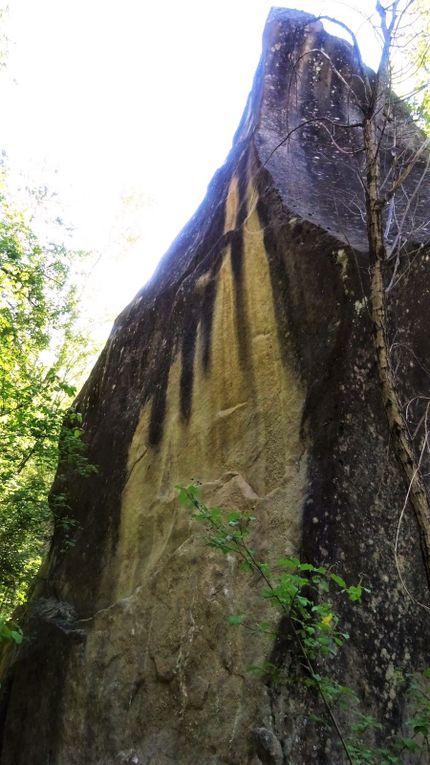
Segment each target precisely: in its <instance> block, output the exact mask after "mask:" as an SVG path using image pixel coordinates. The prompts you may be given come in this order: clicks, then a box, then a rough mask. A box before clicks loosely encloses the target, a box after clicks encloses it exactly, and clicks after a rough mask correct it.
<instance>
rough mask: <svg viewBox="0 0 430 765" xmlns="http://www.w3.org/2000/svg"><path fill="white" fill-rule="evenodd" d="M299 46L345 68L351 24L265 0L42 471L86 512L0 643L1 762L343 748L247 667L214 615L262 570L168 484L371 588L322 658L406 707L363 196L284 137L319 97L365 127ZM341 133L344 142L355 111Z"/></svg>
mask: <svg viewBox="0 0 430 765" xmlns="http://www.w3.org/2000/svg"><path fill="white" fill-rule="evenodd" d="M315 49H324V50H325V51H326V52H327V53H328V54H329V55H330V56H331V58H332V59H333V61H334V62H335V64H336V66H337V67H338V68H339V70H340V71H341V72H342V77H343V78H345V80H346V81H347V82H348V83H349V84H350V86H351V87H352V88H355V89H358V88H359V80H358V78H357V77H356V65H355V63H354V59H353V54H352V50H351V48H350V46H349V45H348V44H347V43H345V42H343V41H341V40H338V39H336V38H333V37H331V36H329V35H327V34H326V33H325V32H324V30H323V28H322V25H321V23H320V22H318V21H316V20H315V19H313V18H312V17H310V16H307V15H305V14H301V13H298V12H293V11H286V10H274V11H272V12H271V14H270V17H269V20H268V23H267V27H266V31H265V37H264V48H263V55H262V59H261V63H260V66H259V69H258V71H257V74H256V78H255V82H254V87H253V90H252V93H251V96H250V99H249V102H248V105H247V108H246V111H245V115H244V118H243V120H242V123H241V125H240V127H239V130H238V132H237V135H236V138H235V142H234V146H233V149H232V151H231V153H230V155H229V157H228V159H227V161H226V163H225V165H224V167H223V168H222V169H221V170H220V171H219V172H218V173H217V174H216V176H215V177H214V179H213V181H212V182H211V184H210V186H209V190H208V194H207V197H206V199H205V200H204V202H203V204H202V206H201V207H200V209H199V210H198V211H197V213H196V214H195V216H194V218H193V219H192V220H191V221H190V223H189V224H188V225H187V226H186V228H185V229H184V231H183V232H182V233H181V235H180V236H179V237H178V239H177V240H176V241H175V242H174V244H173V245H172V247H171V249H170V251H169V252H168V253H167V255H166V256H165V257H164V259H163V261H162V262H161V265H160V267H159V269H158V271H157V273H156V275H155V276H154V278H153V279H152V281H151V283H150V284H149V285H148V286H147V287H145V288H144V289H143V290H142V291H141V292H140V293H139V294H138V295H137V297H136V298H135V300H134V301H133V302H132V303H131V305H130V306H128V307H127V308H126V309H125V311H124V312H123V313H122V314H121V315H120V316H119V318H118V319H117V321H116V322H115V325H114V328H113V331H112V334H111V337H110V339H109V341H108V343H107V345H106V348H105V349H104V351H103V353H102V354H101V356H100V359H99V361H98V363H97V365H96V367H95V369H94V371H93V373H92V375H91V377H90V379H89V381H88V382H87V384H86V385H85V387H84V389H83V391H82V393H81V394H80V396H79V398H78V401H77V408H78V410H79V411H80V412H82V414H83V417H84V423H85V432H86V438H87V442H88V455H89V458H90V460H91V461H92V462H94V463H96V464H97V465H98V467H99V470H98V473H97V475H95V476H93V477H91V478H87V479H83V478H79V476H75V475H63V473H61V472H60V475H59V477H58V479H57V483H56V487H55V490H56V491H66V492H67V495H68V498H69V504H70V507H71V511H70V512H71V513H72V514H73V517H74V518H76V520H77V521H78V523H79V528H78V531H77V532H75V535H74V544H73V545H72V546H65V545H64V539H63V532H62V531H61V529H60V528H59V529H58V530H57V532H56V534H55V537H54V542H53V546H52V549H51V552H50V555H49V558H48V560H47V562H46V565H45V567H44V569H43V572H42V575H41V577H40V579H39V581H38V583H37V584H36V587H35V591H34V594H33V599H32V603H31V606H30V609H29V611H28V615H27V626H26V631H27V634H29V635H30V636H31V640H29V641H28V642H27V644H26V645H25V647H24V648H23V649H21V650H19V651H17V652H16V654H15V655H13V656H10V657H8V667H7V669H6V670H5V672H4V680H3V706H2V728H1V735H2V738H1V752H2V754H1V763H2V765H12V764H13V765H21V764H22V765H23V764H24V763H27V764H30V763H31V765H42V764H43V765H47V763H51V764H52V765H78V764H79V765H82V764H83V763H88V765H114V763H141V764H142V765H149V764H150V763H151V764H152V765H163V764H164V763H166V764H167V763H182V764H183V765H224V764H227V763H229V764H231V765H232V764H233V763H234V764H236V765H244V764H245V763H254V765H258V764H259V763H260V764H261V763H272V764H273V763H275V764H276V765H278V764H280V763H287V762H288V763H293V764H294V765H300V764H301V763H309V762H318V763H332V764H333V763H340V762H342V755H341V753H340V751H338V750H337V749H336V746H337V745H336V742H335V736H334V735H332V734H330V735H327V734H326V735H324V733H323V732H321V731H318V730H317V731H315V726H313V728H312V727H311V725H310V724H309V727H307V724H306V721H305V720H304V718H303V715H301V714H300V713H301V710H302V706H303V703H304V694H303V691H302V689H301V686H300V683H299V682H294V683H293V684H292V685H291V686H288V685H287V686H286V687H283V688H272V687H271V686H270V684H269V683H267V682H265V681H264V679H258V678H257V679H256V678H255V677H253V676H252V675H249V674H248V673H247V667H248V666H249V665H250V664H251V663H253V662H258V661H262V660H263V659H264V658H268V655H269V654H270V647H268V645H267V643H264V642H262V641H261V640H260V639H259V638H255V639H254V638H252V636H251V637H249V635H248V633H246V631H241V630H240V629H236V630H233V629H232V628H230V627H229V626H228V625H226V621H225V617H226V615H227V614H229V613H236V612H238V611H239V612H247V613H251V614H252V613H255V614H256V615H257V614H258V612H259V611H260V610H261V601H260V600H259V596H258V591H259V584H258V582H256V581H255V579H252V578H251V579H250V577H249V575H248V574H246V573H244V572H242V571H240V570H239V569H238V565H237V562H236V561H235V560H234V559H233V558H229V557H228V558H227V559H224V558H222V557H220V556H219V555H218V554H217V553H216V552H214V551H210V550H209V549H208V548H207V547H205V540H204V533H203V530H202V529H201V528H200V527H196V526H195V524H193V523H192V522H191V521H190V519H189V517H188V515H187V512H186V511H185V510H183V509H180V508H179V506H178V503H177V500H176V492H175V485H176V484H178V483H185V482H190V481H192V480H200V481H201V482H202V485H203V492H204V496H205V497H206V499H207V500H208V501H209V502H211V503H212V502H216V503H218V504H223V505H225V506H227V507H232V508H239V509H245V508H252V509H253V513H254V515H255V516H256V518H257V520H256V522H255V531H254V538H253V544H254V545H255V546H256V547H257V549H258V550H259V552H260V554H261V557H262V558H263V559H264V558H271V559H273V558H275V559H276V557H279V556H280V555H284V554H286V553H287V554H289V553H294V552H295V553H298V552H300V553H301V554H302V555H303V556H305V557H307V558H308V559H309V560H311V561H325V562H329V563H331V564H337V566H338V568H337V570H338V571H339V572H340V573H342V575H344V576H345V577H346V578H347V579H349V580H351V581H356V580H357V579H358V578H359V577H361V576H362V577H363V578H364V579H365V581H366V583H368V585H369V586H370V588H371V594H370V596H369V597H368V598H367V602H366V603H365V606H364V607H362V608H361V607H357V608H353V609H351V611H347V612H345V613H344V619H345V621H346V624H347V625H349V631H350V632H351V641H350V644H349V645H348V647H347V649H346V651H345V652H344V658H343V659H342V666H340V665H339V664H338V665H337V669H336V671H337V672H338V674H339V677H340V678H341V679H342V680H343V681H344V682H347V683H350V684H351V685H353V686H354V687H355V688H356V689H357V691H358V692H359V693H360V694H361V695H362V697H363V699H364V705H365V708H366V709H368V710H371V711H373V712H375V713H376V714H377V715H378V716H379V718H380V719H381V721H382V722H383V724H384V726H385V731H388V730H390V729H391V728H392V727H395V726H397V727H398V726H399V724H400V722H401V719H402V715H403V714H404V712H403V706H402V705H403V702H402V699H401V697H399V696H398V695H397V691H396V686H395V681H394V670H395V669H396V668H399V669H401V670H404V669H409V670H410V669H414V668H420V667H422V666H425V665H426V664H428V663H429V661H430V655H429V653H430V651H429V645H428V640H427V630H428V627H429V620H428V616H427V614H426V612H425V611H424V610H423V609H420V608H419V607H417V606H416V604H415V603H414V602H412V601H411V600H410V599H409V598H408V597H407V596H406V595H405V593H404V590H403V589H402V587H401V586H400V582H399V577H398V574H397V571H396V567H395V560H394V553H393V548H394V539H395V534H396V528H397V523H398V519H399V516H400V513H401V510H402V507H403V504H404V499H405V486H404V484H403V481H402V477H401V473H400V471H399V468H398V466H397V463H396V461H395V458H394V456H393V454H392V451H391V448H390V441H389V434H388V430H387V424H386V418H385V414H384V410H383V406H382V400H381V394H380V390H379V386H378V383H377V373H376V368H375V354H374V349H373V341H372V330H371V323H370V319H369V314H368V311H367V309H366V292H367V289H368V260H367V254H366V246H367V245H366V232H365V227H364V223H363V217H362V210H363V199H362V191H361V188H360V185H359V183H358V180H357V175H356V172H355V169H354V168H351V166H350V162H349V159H348V157H347V156H346V155H345V154H343V153H342V152H341V151H339V150H338V149H337V148H336V146H335V145H334V144H333V142H332V140H331V139H330V136H329V135H328V133H327V131H325V130H324V129H323V128H322V127H321V123H316V122H309V123H308V124H307V125H306V127H304V128H302V129H300V130H296V131H295V132H294V134H292V135H291V139H290V140H288V141H285V140H284V139H285V136H286V135H287V134H288V133H289V132H291V130H292V129H293V128H295V127H296V126H297V125H299V124H301V123H302V122H303V121H304V120H310V119H311V118H312V117H314V116H321V115H322V116H324V118H328V117H329V118H330V119H332V120H333V121H335V122H338V123H339V124H341V125H344V124H348V123H353V122H356V121H358V115H357V109H356V107H355V105H354V103H352V100H351V98H350V97H349V95H348V91H347V89H346V87H345V85H344V83H343V82H342V79H341V78H340V77H338V76H335V75H334V74H333V71H332V69H331V67H330V65H329V63H328V62H327V59H324V58H322V57H321V56H318V54H317V53H315V52H312V51H314V50H315ZM399 114H400V112H399ZM336 135H337V142H338V143H339V142H340V144H342V145H343V146H344V147H345V146H357V147H358V148H359V147H360V142H361V135H360V128H347V129H346V128H345V129H342V128H339V131H338V133H337V134H336ZM408 140H410V141H412V142H413V140H417V138H416V137H415V138H414V137H412V138H409V139H408ZM281 144H282V145H281ZM384 161H387V162H388V161H389V157H386V158H385V159H384ZM420 172H422V168H417V174H418V175H419V173H420ZM418 175H417V176H416V177H418ZM409 180H410V183H411V184H412V183H413V182H414V178H412V176H411V177H410V179H409ZM427 201H428V200H427ZM424 202H425V200H424V198H423V197H421V196H419V198H418V200H417V205H416V209H415V220H414V225H415V224H416V221H417V220H418V219H420V220H421V218H422V216H423V215H424V212H425V209H424V208H425V204H424ZM399 204H401V203H400V202H399ZM410 227H411V228H412V222H410ZM416 228H417V226H416ZM420 236H421V237H423V236H424V234H423V230H421V232H420ZM424 252H425V250H424V249H421V250H419V251H417V252H416V253H415V255H414V258H413V259H412V265H411V267H410V268H409V270H408V271H407V272H406V275H405V276H404V277H403V279H402V280H401V281H400V282H399V284H398V286H397V287H396V288H395V290H394V291H393V292H392V299H391V305H392V306H393V310H392V316H391V322H392V327H391V332H392V336H393V337H395V338H396V342H397V343H398V345H397V348H398V359H397V360H398V376H399V380H400V384H401V386H402V391H403V395H404V397H405V398H406V397H409V398H412V396H414V395H416V394H424V393H425V392H426V391H427V390H428V376H427V372H426V371H425V370H426V369H429V368H430V358H429V355H430V347H429V342H428V333H427V316H428V311H429V307H430V306H429V290H428V284H429V262H428V256H427V255H425V254H423V253H424ZM414 416H415V417H416V418H418V419H419V418H420V416H421V414H420V412H419V411H418V410H416V411H414ZM400 539H401V541H400V550H399V552H400V565H401V569H402V572H403V576H404V579H405V581H406V583H407V585H408V587H409V589H410V590H411V592H413V594H414V596H415V597H416V598H418V599H419V600H421V601H424V602H428V600H429V596H428V591H427V586H426V580H425V572H424V567H423V563H422V557H421V551H420V546H419V535H418V531H417V528H416V524H415V521H414V519H413V516H412V514H411V513H410V512H409V511H407V512H406V514H405V517H404V521H403V525H402V533H401V537H400ZM282 654H283V641H282V640H281V641H280V643H279V646H278V649H277V656H276V657H275V658H276V660H278V661H281V662H282Z"/></svg>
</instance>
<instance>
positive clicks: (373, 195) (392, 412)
mask: <svg viewBox="0 0 430 765" xmlns="http://www.w3.org/2000/svg"><path fill="white" fill-rule="evenodd" d="M364 145H365V152H366V159H367V185H366V208H367V234H368V241H369V256H370V266H371V288H370V301H371V315H372V321H373V334H374V342H375V349H376V358H377V366H378V375H379V381H380V385H381V391H382V398H383V403H384V408H385V412H386V415H387V419H388V424H389V428H390V432H391V436H392V441H393V448H394V451H395V454H396V457H397V460H398V462H399V465H400V467H401V470H402V472H403V476H404V479H405V482H406V485H407V487H408V493H409V499H410V502H411V505H412V508H413V510H414V513H415V517H416V520H417V523H418V527H419V532H420V539H421V547H422V552H423V558H424V566H425V570H426V575H427V581H428V584H429V588H430V507H429V501H428V496H427V491H426V487H425V484H424V481H423V478H422V475H421V471H420V466H419V464H418V462H417V460H416V459H415V456H414V453H413V449H412V445H411V441H410V437H409V432H408V427H407V424H406V421H405V419H404V417H403V414H402V410H401V405H400V401H399V397H398V394H397V386H396V383H395V379H394V375H393V370H392V367H391V361H390V353H389V346H388V341H387V320H386V308H385V289H384V280H383V273H382V265H383V263H384V261H385V259H386V248H385V242H384V235H383V222H382V205H381V202H380V196H379V156H378V154H379V150H378V136H377V131H376V125H375V120H374V117H373V118H372V116H371V117H369V118H367V119H366V120H365V122H364Z"/></svg>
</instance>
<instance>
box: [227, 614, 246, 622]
mask: <svg viewBox="0 0 430 765" xmlns="http://www.w3.org/2000/svg"><path fill="white" fill-rule="evenodd" d="M226 619H227V621H228V623H229V624H243V621H244V619H245V616H244V614H229V615H228V616H227V617H226Z"/></svg>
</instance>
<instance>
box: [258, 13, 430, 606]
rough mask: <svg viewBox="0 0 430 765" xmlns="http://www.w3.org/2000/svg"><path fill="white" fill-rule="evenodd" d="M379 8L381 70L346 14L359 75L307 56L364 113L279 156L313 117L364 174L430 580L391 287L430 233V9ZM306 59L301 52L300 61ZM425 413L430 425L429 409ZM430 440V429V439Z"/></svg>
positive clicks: (387, 361)
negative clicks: (428, 194)
mask: <svg viewBox="0 0 430 765" xmlns="http://www.w3.org/2000/svg"><path fill="white" fill-rule="evenodd" d="M375 9H376V12H377V16H378V18H379V24H378V25H377V26H376V25H375V23H374V22H371V20H369V19H368V18H366V23H367V24H372V28H373V31H376V33H377V35H378V37H379V39H380V42H381V57H380V63H379V66H378V68H377V71H376V72H372V71H371V70H369V69H368V68H367V67H366V66H365V64H364V62H363V58H362V55H361V52H360V48H359V44H358V41H357V37H356V35H355V34H354V32H353V31H352V30H351V29H350V28H349V26H347V25H346V24H345V23H343V22H341V21H338V20H337V19H335V18H333V17H330V16H327V15H324V14H322V15H320V16H318V17H317V18H318V19H321V20H327V21H330V22H333V23H335V24H337V25H338V26H339V27H340V28H342V29H343V30H344V31H346V32H347V34H348V35H349V37H350V39H351V41H352V46H353V52H354V59H355V63H356V66H357V70H358V77H357V76H356V75H354V77H353V78H352V80H351V81H347V79H345V77H344V74H343V73H342V71H341V70H340V69H339V68H338V67H337V65H336V63H335V62H334V61H333V60H332V59H331V58H330V55H329V54H328V53H327V52H326V51H324V50H320V49H311V50H308V51H306V52H305V53H304V54H303V55H302V56H301V57H300V58H302V57H304V56H315V57H317V58H318V57H321V58H322V59H323V60H325V61H328V63H329V65H330V67H331V69H332V71H333V73H334V75H335V77H336V78H337V79H338V80H339V81H341V82H342V85H343V87H344V88H345V89H346V91H347V93H348V98H349V100H350V103H351V104H352V106H353V111H354V113H355V114H356V113H357V112H358V114H359V115H360V116H359V118H358V119H356V118H354V121H351V122H348V123H347V124H342V125H341V124H339V123H338V122H334V121H332V120H331V119H330V118H329V117H327V116H326V115H322V114H316V115H315V116H312V117H311V118H310V119H306V120H304V121H303V122H301V123H300V124H298V125H297V126H295V127H294V128H293V129H292V130H290V131H289V132H288V134H287V136H286V137H285V138H283V139H282V141H281V142H280V143H279V144H278V146H276V147H275V149H274V150H273V151H272V152H271V154H270V156H269V159H270V157H271V156H272V155H273V153H274V152H275V151H276V150H277V149H278V148H279V147H280V146H281V145H283V144H285V143H286V142H287V141H289V140H290V139H291V138H292V137H293V135H294V134H295V133H296V132H297V131H300V130H302V129H304V128H306V127H307V126H308V125H309V124H310V123H313V124H314V125H317V126H319V128H320V129H321V134H322V135H323V136H324V137H325V138H326V136H327V135H328V136H329V140H330V141H331V142H332V144H333V146H335V147H336V150H337V151H338V152H339V153H341V154H342V155H344V156H345V157H346V158H348V160H349V162H350V167H351V168H352V170H353V172H354V174H355V177H356V178H357V179H358V182H359V185H360V187H361V192H362V198H361V200H360V199H359V200H358V202H355V201H354V204H355V205H356V206H357V207H358V208H359V214H360V217H361V218H362V220H363V221H364V223H365V226H366V231H367V240H368V251H369V261H370V295H369V304H370V305H369V308H370V314H371V319H372V324H373V336H374V345H375V352H376V358H377V369H378V376H379V382H380V387H381V394H382V398H383V403H384V408H385V411H386V415H387V420H388V424H389V428H390V433H391V440H392V445H393V449H394V451H395V454H396V457H397V460H398V463H399V466H400V468H401V471H402V474H403V477H404V481H405V487H406V488H405V492H406V500H405V506H406V504H407V503H408V502H409V503H410V504H411V506H412V508H413V510H414V513H415V516H416V520H417V523H418V527H419V530H420V542H421V547H422V552H423V560H424V565H425V569H426V573H427V579H428V583H429V587H430V504H429V497H428V494H427V489H426V486H425V482H424V478H423V475H422V463H423V450H422V449H421V450H420V449H417V448H416V445H415V444H414V442H413V438H412V435H411V433H410V431H409V427H408V422H407V420H406V415H405V407H404V405H403V403H402V400H401V395H400V393H399V387H398V384H397V380H396V374H395V372H394V364H393V358H392V352H391V342H390V338H389V330H388V318H387V315H388V301H389V294H390V290H391V288H392V287H393V284H394V283H395V282H396V280H398V279H399V278H400V271H401V270H402V269H403V271H404V270H406V269H407V268H408V265H409V262H410V258H411V257H412V256H413V255H414V254H415V253H416V252H417V250H419V249H421V248H422V247H423V246H424V244H425V243H426V242H428V241H429V240H430V220H429V219H428V217H427V216H426V210H425V209H424V210H423V200H422V199H421V198H420V196H421V192H422V190H423V187H424V184H425V182H426V181H427V180H428V171H429V169H430V137H428V136H427V135H426V134H425V132H424V131H423V128H427V129H428V130H429V131H430V124H429V121H428V103H429V102H428V91H427V89H426V86H428V84H429V82H430V79H429V76H428V75H429V68H430V66H429V62H430V56H429V50H430V48H429V41H430V31H429V30H430V12H429V11H428V10H427V9H426V7H425V4H424V3H422V2H421V1H420V0H390V1H389V2H385V3H382V2H381V1H380V0H376V2H375ZM298 64H299V61H298V62H296V66H297V65H298ZM396 83H397V84H398V85H400V84H403V89H404V86H405V83H406V85H408V86H409V92H408V94H407V97H404V98H403V99H401V98H399V97H398V96H396V95H395V94H394V91H393V84H396ZM352 132H353V138H352V140H351V133H352ZM351 144H352V145H351ZM346 238H347V237H346ZM351 249H352V248H351ZM423 422H424V424H425V427H426V428H427V424H426V423H427V413H426V414H425V418H423ZM428 447H429V444H428V440H427V437H425V438H424V447H423V448H425V449H428ZM401 518H402V517H401ZM401 518H400V523H401ZM400 523H399V526H400ZM399 533H400V529H398V534H399ZM397 541H398V535H397ZM396 544H397V542H396ZM396 553H397V550H396ZM397 568H398V574H399V577H400V580H401V582H402V586H403V587H404V588H405V589H406V590H407V588H406V585H405V583H404V581H403V578H402V575H401V572H400V569H399V566H397ZM407 592H408V595H409V596H411V597H412V598H413V595H411V593H409V591H407ZM413 599H414V598H413Z"/></svg>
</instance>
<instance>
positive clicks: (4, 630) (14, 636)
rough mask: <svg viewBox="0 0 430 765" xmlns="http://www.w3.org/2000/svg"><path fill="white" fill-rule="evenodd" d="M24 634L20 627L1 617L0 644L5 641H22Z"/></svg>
mask: <svg viewBox="0 0 430 765" xmlns="http://www.w3.org/2000/svg"><path fill="white" fill-rule="evenodd" d="M23 638H24V635H23V634H22V630H21V629H20V627H17V626H15V625H12V624H7V623H6V622H5V620H4V619H2V618H0V645H1V644H2V643H4V642H5V641H8V642H13V643H17V644H18V645H19V643H22V641H23Z"/></svg>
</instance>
